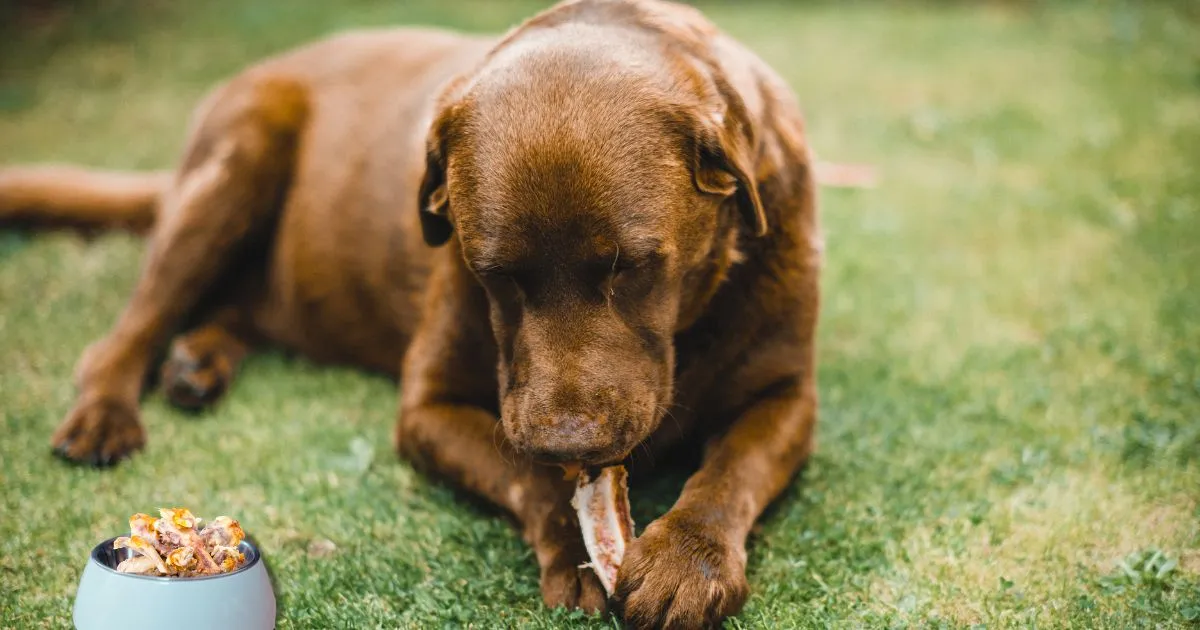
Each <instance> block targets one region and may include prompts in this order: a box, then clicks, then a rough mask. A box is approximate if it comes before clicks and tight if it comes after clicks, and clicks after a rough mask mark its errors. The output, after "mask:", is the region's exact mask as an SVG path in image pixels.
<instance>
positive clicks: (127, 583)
mask: <svg viewBox="0 0 1200 630" xmlns="http://www.w3.org/2000/svg"><path fill="white" fill-rule="evenodd" d="M114 540H116V538H109V539H108V540H106V541H104V542H102V543H100V544H99V545H96V547H95V548H94V549H92V554H91V556H90V557H88V562H87V566H85V567H84V569H83V577H81V578H80V579H79V592H78V593H76V595H75V613H74V621H75V627H76V628H78V630H116V629H117V628H121V629H122V630H163V629H164V628H170V629H171V630H215V629H217V628H221V629H228V630H270V629H271V628H274V627H275V592H274V591H273V590H272V589H271V580H270V576H268V575H267V566H266V563H265V562H264V561H263V558H262V554H261V553H259V551H258V548H257V547H255V546H254V545H253V544H251V543H250V542H249V541H246V540H243V541H242V543H241V544H240V545H238V550H239V551H241V552H242V553H243V554H245V556H246V561H245V563H244V564H243V565H242V566H240V567H238V569H237V570H236V571H231V572H229V573H222V574H219V575H206V576H201V577H157V576H149V575H135V574H132V573H118V572H117V565H118V564H120V563H121V561H122V560H124V559H126V558H129V557H130V556H132V555H133V553H134V552H133V551H132V550H130V549H113V541H114Z"/></svg>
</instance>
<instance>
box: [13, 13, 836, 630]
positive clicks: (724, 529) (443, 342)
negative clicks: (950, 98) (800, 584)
mask: <svg viewBox="0 0 1200 630" xmlns="http://www.w3.org/2000/svg"><path fill="white" fill-rule="evenodd" d="M435 96H436V98H435ZM812 171H813V166H812V163H811V160H810V155H809V149H808V147H807V144H806V142H805V139H804V133H803V128H802V123H801V118H800V115H799V113H798V110H797V107H796V105H795V103H794V102H793V98H792V96H791V94H790V93H789V91H788V90H787V88H786V87H785V86H784V84H783V82H782V81H781V80H780V79H779V78H778V77H777V76H776V75H775V74H774V73H773V72H772V71H771V70H770V69H769V68H767V67H766V66H765V65H764V64H763V63H762V62H761V61H759V60H758V59H757V58H756V57H755V56H754V55H753V54H751V53H750V52H748V51H747V50H746V49H744V48H742V47H741V46H740V45H738V44H737V43H735V42H733V41H732V40H730V39H728V38H727V37H725V36H724V35H722V34H721V33H719V32H718V31H717V30H716V29H715V28H714V27H713V26H712V25H711V24H709V23H708V22H707V21H706V20H705V19H704V18H703V17H702V16H701V15H700V14H699V12H697V11H695V10H694V9H690V8H687V7H683V6H680V5H674V4H667V3H659V2H652V1H650V0H640V1H639V0H609V1H605V0H582V1H579V2H567V3H563V4H561V5H558V6H556V7H555V8H552V9H550V10H548V11H546V12H544V13H543V14H541V15H539V16H537V17H535V18H533V19H532V20H530V21H529V22H527V23H526V24H524V25H522V26H521V27H519V28H517V29H515V30H514V31H512V32H511V33H509V34H508V35H507V36H505V37H504V38H503V39H501V40H499V42H498V43H497V42H496V41H494V40H487V39H473V38H466V37H462V36H458V35H452V34H447V33H439V32H434V31H416V30H398V31H379V32H360V33H354V34H349V35H345V36H341V37H337V38H333V39H330V40H327V41H324V42H319V43H316V44H313V45H311V46H308V47H305V48H301V49H298V50H296V51H293V52H290V53H287V54H285V55H282V56H280V57H277V58H273V59H270V60H267V61H265V62H263V63H261V64H259V65H257V66H255V67H252V68H250V69H249V70H247V71H245V72H243V73H242V74H241V75H239V76H238V77H236V78H235V79H233V80H232V81H231V82H229V83H228V84H226V85H224V86H221V87H220V88H218V89H217V90H216V91H215V92H214V93H213V94H212V96H210V97H209V98H208V99H207V100H206V101H205V103H204V104H202V105H201V106H200V108H199V109H198V112H197V115H196V120H195V122H194V124H193V128H192V131H191V135H190V138H189V142H188V148H187V150H186V152H185V154H184V156H183V160H182V164H181V166H180V168H179V169H178V170H177V172H176V174H175V176H174V178H173V180H172V181H171V183H170V185H169V186H167V187H166V188H160V186H161V183H160V182H161V177H160V176H146V177H138V176H120V177H121V178H120V179H118V177H117V176H106V175H95V174H85V175H79V176H78V177H74V176H73V177H67V178H64V179H63V180H62V181H59V182H57V183H56V182H55V179H54V178H52V177H50V175H49V174H48V172H47V171H39V170H37V169H33V170H29V169H22V170H13V171H9V172H5V173H3V174H2V175H0V221H7V222H9V223H18V222H21V223H30V222H34V223H36V222H41V223H51V224H54V223H59V224H67V225H80V224H96V223H113V224H121V225H128V226H131V227H134V228H137V227H144V226H145V225H147V224H148V221H147V218H148V217H149V216H151V214H150V212H148V211H147V205H148V200H149V199H151V198H152V197H153V196H154V195H155V194H156V192H157V191H158V190H160V189H161V190H163V193H162V195H161V197H160V199H159V203H158V209H157V214H156V220H155V221H154V228H153V233H152V235H151V238H150V244H149V250H148V252H147V254H146V257H147V258H146V265H145V271H144V273H143V274H142V276H141V278H139V280H138V283H137V287H136V288H135V290H134V295H133V298H132V300H131V301H130V303H129V306H128V308H127V309H126V310H125V311H124V312H123V313H122V314H121V316H120V318H119V319H118V321H117V323H116V325H115V326H114V328H113V330H112V332H111V333H110V334H109V335H108V336H107V337H105V338H104V339H103V340H101V341H100V342H98V343H97V344H95V345H93V346H92V347H91V348H89V350H88V351H87V352H86V353H85V355H84V357H83V359H82V360H81V361H80V367H79V371H78V383H79V398H78V400H77V402H76V405H75V408H74V409H73V410H72V411H71V412H70V413H69V414H68V416H67V418H66V419H65V420H64V422H63V424H62V425H61V426H60V427H59V429H58V430H57V431H56V432H55V435H54V437H53V445H54V447H55V449H57V451H58V452H59V453H60V454H62V455H63V456H64V457H66V458H68V459H71V460H75V461H88V462H93V463H97V464H107V463H111V462H113V461H116V460H117V459H119V458H121V457H123V456H126V455H128V454H129V453H130V452H131V451H132V450H135V449H137V448H140V447H141V446H142V445H143V444H144V442H145V432H144V430H143V428H142V426H141V424H140V422H139V421H138V414H137V408H138V399H139V396H140V395H141V393H142V387H143V379H144V377H145V376H146V374H147V372H148V371H150V370H151V369H153V367H154V366H153V365H152V361H153V359H154V357H155V355H156V352H157V350H158V349H160V348H162V347H164V346H165V345H166V344H167V342H168V341H170V339H171V336H172V335H173V334H176V333H179V332H180V331H182V335H181V336H180V337H179V338H177V340H176V341H175V344H174V346H173V348H172V350H171V352H170V354H169V355H168V359H167V362H166V364H165V365H164V366H163V368H162V373H163V376H164V379H163V380H164V387H165V388H166V391H167V393H168V395H169V396H170V397H171V398H172V399H173V400H174V401H175V402H176V403H178V404H180V405H182V406H186V407H189V408H191V407H197V406H202V405H205V404H208V403H211V402H212V401H213V400H214V399H215V398H216V396H217V395H219V394H220V392H221V391H224V389H225V388H226V387H228V385H229V383H230V381H231V379H232V377H233V373H234V371H235V370H236V367H237V364H238V362H239V361H240V360H241V358H242V357H243V356H244V354H245V353H246V351H247V349H248V348H250V347H251V346H253V345H258V344H261V343H272V344H278V345H282V346H286V347H289V348H293V349H296V350H298V351H300V352H302V353H304V354H306V355H308V356H310V357H313V358H314V359H317V360H323V361H339V362H347V363H352V364H356V365H360V366H363V367H366V368H370V369H375V370H381V371H385V372H388V373H392V374H396V375H397V376H399V378H400V379H401V387H400V392H401V412H400V417H399V421H398V423H397V426H396V445H397V448H398V449H399V452H400V453H401V454H402V455H403V456H404V457H406V458H407V459H409V460H410V461H412V462H413V463H414V464H415V465H417V466H419V467H421V468H423V469H425V470H428V471H430V472H431V473H433V474H436V475H439V476H441V477H443V478H447V479H449V480H451V481H453V482H455V483H457V484H459V485H461V486H462V487H464V488H466V489H469V490H471V491H473V492H475V493H477V494H479V495H480V496H482V497H484V498H486V499H488V500H490V501H492V502H494V503H496V504H498V505H500V506H502V507H504V508H506V509H507V510H509V511H510V512H511V513H512V514H513V515H514V516H515V517H516V519H517V521H518V522H519V523H520V526H521V527H522V529H523V532H524V534H525V537H526V539H527V540H528V541H529V542H530V544H531V545H533V548H534V550H535V552H536V555H537V559H538V563H539V565H540V567H541V572H542V591H543V596H544V598H545V600H546V603H547V604H550V605H560V604H561V605H567V606H580V607H583V608H587V609H600V608H603V607H605V605H606V602H605V598H604V596H603V592H602V591H601V590H600V586H599V583H598V582H597V580H596V579H595V577H594V576H592V575H591V574H590V573H588V572H586V571H581V570H580V569H579V568H578V567H579V565H580V564H581V563H582V562H584V561H585V559H586V558H585V555H584V551H583V547H582V543H581V541H580V536H579V532H578V525H577V524H576V523H575V520H574V517H573V515H572V512H571V509H570V506H569V497H570V493H571V489H572V486H571V484H570V483H568V482H564V481H563V480H562V479H561V474H560V473H559V472H558V471H557V470H556V469H554V468H553V467H548V466H545V465H543V464H545V463H550V462H584V463H588V464H601V463H607V462H615V461H619V460H622V459H623V458H625V457H626V456H627V455H628V454H629V453H630V452H631V450H633V449H634V448H636V447H639V446H640V447H643V448H647V449H650V450H652V451H657V452H662V453H667V452H686V451H688V450H689V449H697V448H699V446H700V445H703V461H702V464H701V467H700V469H699V470H698V471H697V472H696V473H695V475H693V476H692V478H691V479H690V480H689V481H688V483H687V485H686V486H685V488H684V491H683V493H682V495H681V496H680V498H679V500H678V502H677V503H676V504H675V506H674V507H673V508H672V509H671V510H670V511H669V512H667V514H666V515H664V516H663V517H662V518H660V519H658V520H656V521H654V522H653V523H651V524H650V525H649V526H648V527H647V528H646V530H645V531H644V532H643V534H642V536H641V537H640V538H638V539H637V540H636V541H635V542H634V543H633V544H632V546H631V548H630V551H629V554H628V556H627V558H626V561H625V565H624V567H623V569H622V570H621V573H620V576H619V580H618V587H617V593H616V595H615V597H614V603H615V604H616V605H617V606H618V608H619V609H620V610H621V611H622V612H623V614H624V616H625V619H626V620H627V621H628V622H629V623H630V624H631V625H634V626H637V627H653V626H667V627H696V626H702V625H713V624H716V623H718V622H719V620H720V619H722V618H724V617H725V616H727V615H730V614H733V613H736V612H737V611H738V610H739V609H740V608H741V606H742V604H743V602H744V601H745V598H746V595H747V584H746V580H745V542H746V536H747V535H748V533H749V531H750V528H751V526H752V525H753V523H754V521H755V520H756V519H757V517H758V516H759V514H760V513H761V512H762V510H763V509H764V508H765V507H766V505H767V504H768V503H769V502H770V501H771V500H772V499H774V497H775V496H777V495H778V493H779V492H780V491H781V490H782V489H783V488H784V486H785V485H786V484H787V483H788V481H789V480H790V479H791V478H792V476H793V474H794V473H795V471H796V470H797V469H798V468H799V466H800V465H801V464H802V463H803V462H804V461H805V460H806V458H807V457H808V455H809V453H810V451H811V449H812V444H813V429H814V424H815V422H816V406H817V405H816V387H815V371H814V370H815V368H814V347H813V334H814V330H815V327H816V319H817V308H818V282H817V281H818V273H819V260H820V250H821V244H820V236H819V232H818V226H817V218H816V210H815V182H814V177H813V172H812ZM98 215H104V216H107V217H108V219H107V220H105V219H98ZM428 245H434V246H438V247H436V248H434V249H430V248H429V247H428ZM668 417H669V420H666V419H665V418H668ZM497 423H500V426H499V427H498V426H497ZM535 462H536V463H535Z"/></svg>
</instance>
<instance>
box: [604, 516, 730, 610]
mask: <svg viewBox="0 0 1200 630" xmlns="http://www.w3.org/2000/svg"><path fill="white" fill-rule="evenodd" d="M748 593H749V587H748V586H747V584H746V560H745V552H744V551H743V549H742V548H741V547H739V546H736V545H734V544H731V543H730V542H729V540H728V536H727V535H726V534H725V532H723V531H720V530H719V529H717V528H715V527H714V526H713V525H711V524H706V523H705V522H704V520H703V519H699V518H695V517H694V515H689V514H687V513H684V512H679V511H672V512H668V513H667V514H666V515H665V516H663V517H662V518H660V519H659V520H657V521H655V522H653V523H651V524H650V526H649V527H647V528H646V531H645V532H644V533H643V534H642V535H641V537H639V538H638V539H637V540H635V541H634V542H633V544H632V545H631V546H630V547H629V550H628V551H627V552H626V553H625V559H624V560H623V562H622V564H621V570H620V572H619V573H618V574H617V588H616V592H615V593H614V594H613V601H614V604H616V606H617V607H618V608H619V609H621V611H622V615H623V616H624V618H625V622H626V623H628V624H629V625H630V626H631V627H633V628H712V627H718V626H719V625H720V623H721V621H722V620H723V619H725V618H726V617H728V616H730V615H733V614H736V613H737V612H738V611H740V610H741V609H742V605H743V604H745V603H746V596H747V594H748Z"/></svg>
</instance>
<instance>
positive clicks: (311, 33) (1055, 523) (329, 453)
mask: <svg viewBox="0 0 1200 630" xmlns="http://www.w3.org/2000/svg"><path fill="white" fill-rule="evenodd" d="M547 5H548V3H545V2H534V1H529V2H525V1H517V0H504V1H491V2H488V1H483V0H478V1H469V2H460V1H450V0H438V1H434V0H412V1H400V0H393V1H386V2H380V1H367V0H345V1H342V2H323V1H317V0H298V1H297V0H255V1H253V2H249V1H237V0H203V1H201V0H197V1H192V2H169V1H166V0H140V1H134V0H86V1H83V0H81V1H70V0H61V1H56V0H41V1H37V2H16V1H14V0H0V165H7V164H16V163H26V162H41V161H71V162H80V163H83V164H88V165H93V166H101V167H113V168H162V167H166V166H168V165H170V164H172V163H173V161H174V159H175V157H176V155H177V154H178V152H179V151H180V150H181V148H182V142H183V139H184V126H185V124H186V120H187V117H188V115H189V112H190V110H191V108H192V107H193V106H194V104H195V103H196V102H197V101H198V100H199V99H200V98H201V96H202V95H203V94H204V93H205V92H206V90H208V89H209V88H210V87H211V86H212V85H213V84H214V83H215V82H217V81H220V80H221V79H223V78H226V77H229V76H230V75H231V74H233V73H235V72H237V71H238V70H239V69H240V68H243V67H244V66H245V65H246V64H248V63H252V62H253V61H255V60H257V59H260V58H262V57H264V56H267V55H270V54H273V53H276V52H280V51H283V50H286V49H287V48H289V47H292V46H295V45H297V44H300V43H302V42H305V41H308V40H311V39H313V38H316V37H321V36H323V35H326V34H329V33H332V32H335V31H339V30H343V29H349V28H359V27H372V28H375V27H384V26H389V25H398V24H425V25H439V26H444V27H448V28H455V29H463V30H469V31H479V32H499V31H502V30H504V29H507V28H509V27H511V26H513V25H515V24H516V23H518V22H519V20H521V19H523V18H525V17H528V16H530V15H532V14H533V13H535V12H536V11H537V10H539V9H541V8H543V7H545V6H547ZM698 6H699V7H700V8H701V9H703V10H704V11H705V12H706V13H707V14H708V15H709V16H710V17H711V18H712V19H713V20H714V21H715V22H717V23H718V25H720V26H721V27H723V28H724V29H726V30H727V31H728V32H730V33H731V34H733V35H734V36H736V37H738V38H739V39H741V40H742V41H743V42H745V43H746V44H747V45H749V46H750V47H751V48H752V49H754V50H755V51H757V52H758V53H759V54H760V55H762V56H763V58H764V59H766V60H767V61H768V63H770V64H771V65H772V66H773V67H775V68H776V69H777V70H778V71H779V72H780V73H781V74H782V75H783V76H784V77H785V78H786V79H787V80H788V81H789V82H790V84H791V85H792V87H793V88H794V89H795V91H796V92H797V94H798V96H799V100H800V102H801V104H802V106H803V108H804V110H805V112H806V115H807V117H808V121H809V130H810V135H811V140H812V144H813V146H814V147H815V149H816V151H817V153H818V154H820V156H821V157H822V158H824V159H826V160H831V161H841V162H859V163H868V164H871V165H873V166H874V167H875V168H876V169H878V172H879V174H880V181H879V184H878V186H877V187H875V188H873V189H867V190H826V191H824V193H823V197H822V212H823V221H824V226H825V230H826V232H827V262H826V271H825V277H824V298H823V299H824V303H823V314H822V318H823V319H822V325H821V333H820V334H821V346H820V364H821V373H820V389H821V405H822V412H821V413H822V416H821V429H820V436H819V448H818V451H819V452H818V454H817V455H816V457H815V458H814V460H813V462H812V464H811V465H810V467H809V468H808V469H807V470H806V472H805V474H804V475H803V477H802V478H801V480H800V481H799V482H798V483H797V484H795V486H794V487H793V488H792V489H791V490H789V491H788V492H787V494H786V495H785V496H784V497H783V498H782V499H781V500H780V502H779V504H778V505H777V506H776V507H775V508H774V509H773V510H772V511H771V513H770V514H769V515H768V516H767V517H766V518H765V519H764V520H763V522H762V525H761V527H760V528H759V529H758V530H756V532H755V534H754V538H753V540H752V543H751V547H750V560H749V568H748V572H749V579H750V583H751V587H752V589H753V595H752V597H751V600H750V602H749V603H748V605H747V608H746V610H745V612H744V613H743V614H742V615H741V616H739V617H738V618H737V619H734V620H732V621H731V622H730V624H729V625H730V627H735V628H741V627H772V628H774V627H829V626H837V627H846V626H849V627H862V626H865V627H904V626H910V625H922V626H932V627H941V626H946V627H984V626H986V627H1031V626H1035V625H1036V626H1040V627H1046V626H1048V627H1066V626H1072V627H1113V628H1127V627H1140V626H1157V627H1183V626H1189V625H1193V624H1197V623H1200V621H1198V620H1200V490H1198V489H1200V463H1198V459H1200V457H1198V456H1200V317H1198V316H1197V313H1200V176H1198V174H1197V171H1196V168H1197V164H1200V9H1198V7H1200V3H1196V2H1176V3H1170V2H1135V1H1125V2H1118V1H1107V0H1097V1H1096V2H1032V1H1030V2H978V3H970V2H944V3H937V2H896V1H891V2H885V1H878V2H870V1H859V2H783V1H777V2H758V1H751V2H727V3H720V2H701V3H699V4H698ZM141 250H142V245H141V242H140V241H139V240H137V239H136V238H134V237H131V236H128V235H122V234H110V235H102V236H99V237H95V238H91V239H86V240H85V239H83V238H80V237H79V236H77V235H72V234H38V235H31V234H23V233H16V232H11V231H10V232H4V231H0V419H2V421H3V425H2V427H3V428H2V429H0V488H3V493H2V494H3V496H2V498H0V626H3V627H22V628H24V627H58V626H65V625H67V623H68V621H67V620H68V618H69V617H68V616H69V611H70V606H71V599H72V595H73V593H74V587H75V581H76V579H77V578H78V571H79V569H80V567H81V566H82V562H83V558H84V557H85V555H86V553H87V551H88V549H90V547H91V545H92V544H94V542H95V541H98V540H100V539H103V538H106V537H108V536H112V535H114V534H115V533H118V532H119V531H120V529H121V528H122V527H123V526H124V525H123V524H124V521H125V518H126V517H127V516H128V515H129V514H131V513H134V512H139V511H150V510H153V509H154V508H155V507H157V506H159V505H174V504H183V505H187V506H189V507H191V508H192V509H193V510H194V511H196V512H197V513H199V514H202V515H213V514H226V513H227V514H231V515H234V516H236V517H238V518H239V519H240V520H241V521H242V523H243V524H244V525H245V526H246V529H247V530H248V531H249V532H250V533H251V535H253V536H256V537H257V539H258V541H259V542H260V543H261V545H262V546H263V548H264V550H265V552H266V555H267V559H268V562H269V563H270V566H271V567H272V568H273V570H274V572H275V576H276V581H277V588H278V591H279V592H278V596H279V605H280V615H281V616H280V627H281V628H293V627H296V628H300V627H376V626H383V627H398V626H399V627H421V628H424V627H432V626H443V625H449V626H467V625H474V626H475V627H496V626H505V627H523V628H524V627H561V626H579V625H583V626H593V627H612V626H613V622H612V621H611V620H605V619H594V618H593V619H584V618H583V617H582V616H581V615H579V614H578V613H567V612H565V611H548V610H545V609H544V608H543V607H542V606H541V601H540V596H539V595H538V590H537V569H536V563H535V562H534V560H533V558H532V556H531V554H530V553H529V552H528V550H527V549H526V548H525V546H524V545H523V543H521V541H520V540H519V537H518V536H517V535H516V534H515V533H514V532H513V531H512V530H511V528H509V527H508V525H507V524H506V523H505V522H504V521H503V520H502V519H500V518H498V517H497V516H496V515H495V514H492V513H489V512H487V511H485V510H482V509H480V508H479V507H478V506H476V505H474V504H471V503H469V502H465V501H463V500H462V497H460V496H457V495H456V494H455V493H453V492H452V491H450V490H449V489H447V488H445V487H443V486H441V485H439V484H437V483H436V482H431V481H429V480H427V479H425V478H424V477H422V476H420V475H417V474H416V473H414V472H413V471H412V470H411V469H410V468H409V467H408V466H407V465H406V464H404V463H401V462H399V461H398V460H397V459H396V458H395V456H394V455H393V453H392V452H391V447H390V432H391V426H392V422H393V418H394V414H395V407H396V405H395V385H394V384H393V383H391V382H388V381H387V380H386V379H381V378H378V377H374V376H369V375H365V374H362V373H360V372H357V371H354V370H349V369H343V368H329V367H321V366H315V365H312V364H310V363H308V362H306V361H303V360H299V359H295V358H292V357H288V356H286V355H284V354H281V353H277V352H266V353H262V354H259V355H256V356H255V357H254V358H252V359H251V360H250V361H248V363H247V364H246V366H245V368H244V369H243V372H242V374H241V375H240V376H239V380H238V381H237V383H236V384H235V385H234V388H233V390H232V391H231V393H230V395H229V397H228V398H227V399H226V400H225V401H224V402H223V403H222V404H221V405H220V406H219V407H218V408H216V409H215V410H213V411H211V412H209V413H206V414H203V415H201V416H198V417H197V416H193V415H188V414H184V413H182V412H179V411H176V410H173V409H172V408H170V407H169V406H168V405H166V404H165V403H164V401H163V400H162V397H161V396H160V395H158V394H156V393H152V394H150V395H149V396H148V398H147V401H146V403H145V407H144V408H143V420H144V422H145V423H146V424H147V425H148V430H149V434H150V442H149V445H148V448H147V449H146V451H145V452H143V453H142V454H140V455H139V456H137V457H135V458H134V459H133V460H132V461H130V462H127V463H125V464H122V465H121V466H119V467H117V468H116V469H114V470H111V471H106V472H102V473H98V472H95V471H91V470H85V469H78V468H71V467H68V466H65V465H63V464H62V463H60V462H58V461H56V460H54V459H53V458H52V457H51V456H50V454H49V448H48V437H49V434H50V432H51V431H52V429H53V427H54V426H55V425H56V424H57V423H58V421H59V420H60V419H61V417H62V416H63V414H65V413H66V412H67V410H68V409H69V408H70V404H71V400H72V396H73V390H72V387H71V369H72V366H73V365H74V363H75V361H76V359H77V358H78V356H79V354H80V352H81V351H82V350H83V349H84V347H86V345H87V344H88V343H89V342H91V341H93V340H94V339H96V338H97V337H99V336H100V335H101V334H102V333H103V332H104V331H105V330H106V328H107V327H108V326H109V325H110V324H111V323H112V321H113V320H114V318H115V317H116V315H117V313H118V312H119V310H120V308H121V307H122V306H123V304H124V302H125V300H126V298H127V296H128V294H129V291H130V288H131V287H132V283H133V281H134V279H135V277H136V274H137V270H138V267H139V255H140V252H141ZM682 481H683V476H682V475H681V474H679V473H672V474H664V475H663V476H662V478H661V479H656V480H655V482H654V484H653V486H652V487H651V488H650V489H649V490H647V491H646V492H644V493H642V494H639V495H637V496H635V497H633V500H634V515H635V519H636V520H637V522H638V524H639V526H644V525H645V524H647V523H649V522H650V521H651V520H653V518H655V517H656V516H658V515H659V514H661V513H662V511H663V510H664V509H665V508H666V507H668V506H669V505H670V504H671V502H672V501H673V499H674V496H675V493H676V492H677V491H678V488H679V486H680V484H682Z"/></svg>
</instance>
